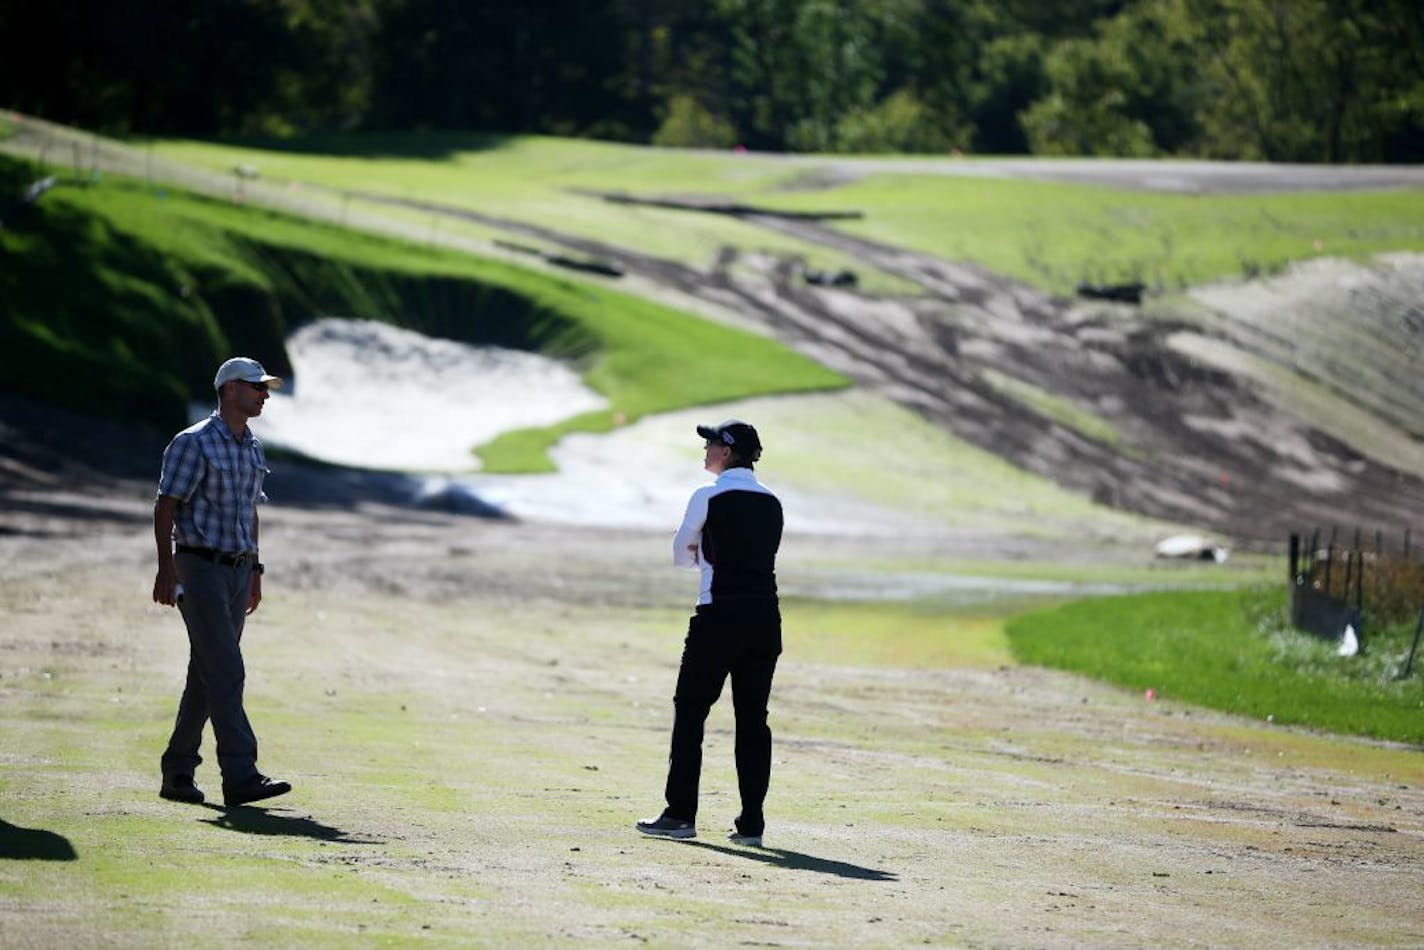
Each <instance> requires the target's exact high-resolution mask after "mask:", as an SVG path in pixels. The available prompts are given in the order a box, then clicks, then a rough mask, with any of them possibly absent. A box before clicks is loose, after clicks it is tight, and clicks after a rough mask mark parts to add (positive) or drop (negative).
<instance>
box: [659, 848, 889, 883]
mask: <svg viewBox="0 0 1424 950" xmlns="http://www.w3.org/2000/svg"><path fill="white" fill-rule="evenodd" d="M683 843H684V844H689V845H691V846H692V847H694V848H706V849H707V850H708V851H720V852H721V853H723V854H732V855H736V856H737V857H739V858H749V859H751V860H753V861H760V862H761V863H763V864H770V865H773V866H774V867H780V868H789V869H791V870H793V871H815V872H816V873H817V874H834V875H835V876H836V877H848V878H854V879H855V880H858V881H898V880H899V879H900V876H899V875H898V874H895V873H894V872H892V871H880V870H876V869H875V868H866V867H861V866H860V865H859V864H849V863H847V862H845V861H832V860H830V859H828V858H817V857H814V856H812V855H809V854H802V853H801V852H799V851H787V850H785V849H784V848H731V847H727V846H726V845H720V844H708V843H707V842H705V841H686V842H683Z"/></svg>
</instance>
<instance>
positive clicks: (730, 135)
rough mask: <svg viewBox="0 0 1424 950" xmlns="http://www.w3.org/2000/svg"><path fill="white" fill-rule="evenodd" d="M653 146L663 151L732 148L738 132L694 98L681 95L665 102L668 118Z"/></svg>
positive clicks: (660, 128) (655, 135) (655, 133)
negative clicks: (665, 149)
mask: <svg viewBox="0 0 1424 950" xmlns="http://www.w3.org/2000/svg"><path fill="white" fill-rule="evenodd" d="M652 142H653V144H654V145H660V146H662V147H664V148H731V147H732V146H733V145H736V144H737V130H736V129H735V128H733V127H732V123H731V122H728V121H727V120H726V119H725V118H724V117H722V116H720V115H716V114H715V113H713V112H711V111H709V110H708V109H707V108H706V107H705V106H703V105H702V103H700V102H698V101H697V98H696V97H695V96H690V95H685V94H682V95H676V96H673V97H672V98H671V99H669V100H668V105H667V116H666V117H665V118H664V119H663V124H662V125H661V126H659V128H658V130H657V131H656V132H654V133H653V139H652Z"/></svg>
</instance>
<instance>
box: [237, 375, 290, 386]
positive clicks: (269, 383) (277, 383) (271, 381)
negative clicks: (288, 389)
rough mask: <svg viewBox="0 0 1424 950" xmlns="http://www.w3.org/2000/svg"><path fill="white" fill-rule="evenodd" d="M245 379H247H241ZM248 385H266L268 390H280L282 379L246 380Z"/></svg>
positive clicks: (258, 378)
mask: <svg viewBox="0 0 1424 950" xmlns="http://www.w3.org/2000/svg"><path fill="white" fill-rule="evenodd" d="M243 378H244V379H247V377H245V376H244V377H243ZM247 382H249V383H266V384H267V388H268V389H281V388H282V377H280V376H258V377H257V378H256V379H247Z"/></svg>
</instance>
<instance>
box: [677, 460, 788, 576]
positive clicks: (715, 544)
mask: <svg viewBox="0 0 1424 950" xmlns="http://www.w3.org/2000/svg"><path fill="white" fill-rule="evenodd" d="M781 529H782V511H781V501H780V500H779V499H778V498H777V497H776V495H775V493H773V492H772V490H771V489H770V488H767V487H766V486H765V485H763V484H762V483H761V482H759V481H757V477H756V475H755V473H753V472H752V470H751V469H749V468H731V469H728V470H727V471H725V472H723V473H722V474H721V475H719V476H717V480H716V481H715V482H713V483H712V484H711V485H703V486H702V487H701V488H699V489H697V490H696V491H695V492H693V493H692V498H691V499H689V500H688V502H687V512H686V513H685V514H684V515H683V518H682V524H681V525H679V526H678V529H677V533H676V534H675V535H674V536H673V542H672V560H673V563H674V564H676V565H677V566H679V567H687V568H698V569H700V570H701V572H702V584H701V587H700V588H699V590H698V593H697V603H698V604H711V603H716V602H718V601H727V600H750V599H757V600H764V599H770V600H771V601H772V602H773V603H774V602H775V601H776V551H777V548H779V547H780V545H781Z"/></svg>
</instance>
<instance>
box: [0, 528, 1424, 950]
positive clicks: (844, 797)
mask: <svg viewBox="0 0 1424 950" xmlns="http://www.w3.org/2000/svg"><path fill="white" fill-rule="evenodd" d="M59 503H62V500H60V501H57V504H59ZM108 504H109V502H103V503H102V504H101V506H100V507H104V506H106V505H108ZM112 513H113V514H114V515H115V516H116V517H117V518H118V520H117V521H115V522H112V523H110V522H100V521H92V522H77V521H69V520H64V519H58V520H56V519H53V518H48V516H47V515H46V514H45V513H44V512H40V513H37V514H35V515H34V516H33V517H32V518H31V519H30V522H29V523H28V526H27V531H32V532H35V533H33V534H30V533H26V532H16V533H9V534H7V535H6V536H4V537H3V538H0V564H3V566H4V569H5V571H6V582H5V585H4V587H3V588H0V618H3V624H0V735H3V736H4V740H3V743H0V821H3V823H4V824H3V825H0V842H3V846H0V944H3V945H4V946H6V947H27V946H34V947H56V946H89V945H110V944H112V945H125V946H137V945H176V944H189V943H192V942H193V941H194V940H199V941H201V942H203V943H205V944H219V945H227V944H237V943H243V944H255V945H280V946H295V945H300V946H312V945H316V946H320V945H340V946H349V945H352V944H353V943H392V944H397V945H402V944H421V945H425V944H436V945H440V944H468V945H476V946H484V945H489V946H533V945H564V946H573V945H583V944H588V943H600V944H602V943H617V944H626V943H644V942H646V943H650V944H653V945H657V946H683V945H703V946H735V945H773V946H851V945H872V946H904V945H912V944H929V945H971V946H982V945H993V946H1006V945H1007V946H1061V945H1093V946H1097V945H1118V946H1141V945H1146V944H1158V943H1160V944H1167V945H1184V944H1211V945H1233V946H1248V945H1249V946H1258V947H1272V946H1278V947H1298V946H1339V945H1346V944H1348V945H1361V944H1380V945H1418V944H1420V943H1421V942H1424V907H1421V904H1420V901H1419V896H1420V893H1421V886H1424V847H1421V845H1424V760H1421V758H1420V755H1419V752H1418V750H1417V749H1406V748H1402V747H1397V746H1386V745H1381V744H1378V743H1371V742H1366V741H1363V740H1356V739H1349V738H1339V737H1329V736H1321V735H1312V734H1308V733H1305V732H1300V731H1291V730H1284V729H1280V728H1277V727H1275V726H1273V725H1269V724H1267V723H1263V722H1252V721H1247V720H1242V719H1235V718H1231V717H1227V716H1222V715H1218V714H1215V713H1209V712H1205V711H1202V710H1198V709H1193V708H1188V707H1183V706H1179V705H1174V704H1171V703H1164V702H1160V701H1159V702H1154V703H1149V702H1147V701H1146V700H1145V699H1144V697H1143V696H1142V695H1140V694H1138V693H1136V692H1126V691H1122V690H1117V689H1113V688H1109V687H1105V686H1101V685H1097V684H1094V683H1092V682H1090V681H1086V680H1083V679H1079V678H1076V677H1073V676H1070V675H1066V674H1060V673H1054V672H1048V671H1044V670H1041V669H1034V668H1026V667H1018V666H1015V665H1014V664H1013V662H1012V660H1011V658H1010V656H1009V654H1008V652H1007V647H1006V646H1005V641H1004V639H1003V635H1002V630H1001V620H1002V618H1001V617H998V616H995V611H994V609H993V607H992V604H991V605H990V606H988V607H985V606H982V604H981V606H980V607H978V608H972V609H971V608H968V607H965V608H958V609H956V608H954V607H953V606H952V605H941V606H940V607H938V608H937V609H926V605H924V604H917V603H914V602H910V603H893V602H887V603H878V604H864V603H845V602H841V601H837V600H807V599H804V598H796V599H793V600H791V601H790V602H788V604H787V605H786V619H787V653H786V654H785V656H784V658H783V661H782V664H781V666H780V668H779V670H778V674H777V684H776V689H775V691H774V695H773V704H772V726H773V729H774V731H775V734H776V741H777V747H776V761H775V767H774V773H773V779H772V792H771V797H770V800H769V802H768V814H769V821H770V826H769V828H768V836H767V841H766V844H767V847H766V848H765V849H762V850H756V849H749V848H742V847H735V846H730V845H728V844H727V843H726V842H725V841H724V840H723V835H724V833H725V830H726V829H727V827H728V825H729V822H730V820H731V818H732V817H733V815H734V814H735V813H736V810H737V803H736V797H735V787H736V786H735V778H734V774H733V771H732V764H731V761H732V739H731V725H732V719H731V711H730V709H729V708H724V707H722V706H719V707H718V708H717V709H714V711H713V715H712V718H711V720H710V721H709V731H708V737H707V742H706V759H705V763H706V764H705V769H704V778H703V797H702V813H701V815H700V816H699V827H700V831H701V834H700V837H699V838H698V839H697V840H696V841H694V842H686V843H683V842H669V841H659V840H651V839H647V838H643V837H641V836H639V835H638V834H636V833H635V832H634V830H633V828H632V823H633V821H634V820H635V819H637V818H638V817H641V816H645V815H649V814H654V813H656V811H657V810H658V808H659V806H660V795H661V787H662V781H663V769H664V761H665V755H666V748H667V740H668V727H669V725H670V720H671V703H670V697H671V692H672V686H673V679H674V673H675V668H676V663H677V659H678V655H679V650H680V641H681V632H682V629H683V626H684V623H685V617H686V613H687V609H686V603H687V602H688V601H690V599H691V596H692V594H691V591H692V584H693V581H692V578H691V576H690V575H682V574H679V573H678V572H676V571H674V570H672V569H671V568H670V567H666V566H664V562H665V556H666V551H665V548H666V541H667V539H666V537H664V536H663V535H661V534H638V533H616V532H612V533H611V532H596V531H589V530H574V529H553V528H545V527H532V526H518V525H509V524H499V523H489V522H481V521H476V520H472V519H458V520H454V521H451V520H448V519H438V518H436V517H434V516H423V517H415V516H399V515H398V514H396V513H393V512H391V511H384V510H373V511H370V512H366V513H363V514H352V513H321V512H311V511H298V510H295V509H281V508H274V509H272V510H271V511H270V512H269V513H268V514H267V515H265V516H264V540H265V543H264V559H265V560H266V561H267V563H268V566H269V575H268V583H267V600H266V601H265V602H264V603H263V605H262V607H261V609H260V610H259V612H258V613H257V614H256V615H255V616H254V617H253V618H252V620H251V622H250V624H249V627H248V631H247V633H246V635H245V637H244V644H245V647H246V653H247V658H248V671H249V673H248V675H249V684H248V697H249V701H248V708H249V711H250V714H251V716H252V718H253V720H254V724H255V726H256V728H257V731H258V734H259V737H260V739H261V741H262V754H261V765H262V766H263V767H264V769H265V770H266V771H268V772H270V773H271V774H273V775H276V776H277V777H280V778H285V779H289V780H291V781H292V782H293V784H294V785H295V786H296V788H295V791H294V792H293V793H292V794H291V795H290V796H288V797H286V798H283V799H277V800H274V801H272V802H271V803H270V807H249V808H242V809H234V810H225V809H223V808H220V807H217V806H215V805H211V804H210V805H207V806H185V805H179V804H174V803H169V802H165V801H162V800H160V799H159V798H158V797H157V795H156V792H157V783H158V773H157V759H158V754H159V752H160V751H161V747H162V743H163V741H164V739H165V738H166V735H167V729H168V727H169V725H170V723H171V719H172V714H173V711H174V705H175V703H176V700H177V694H178V690H179V688H180V684H181V674H182V669H183V665H184V663H185V658H186V649H185V643H184V634H183V629H182V624H181V622H180V620H179V618H178V617H177V616H176V614H174V613H173V612H172V611H169V610H164V609H162V608H159V607H156V606H153V605H152V604H150V603H149V591H150V586H151V583H152V570H151V560H152V554H151V548H152V539H151V536H150V535H149V532H148V530H147V528H146V525H145V524H144V523H143V520H142V515H143V505H142V503H141V502H137V501H135V502H134V503H127V502H126V503H123V504H119V503H114V506H113V508H112ZM47 519H48V520H47ZM909 553H910V552H907V551H905V550H903V547H902V546H901V545H897V544H891V543H888V542H880V544H879V545H870V546H867V545H866V544H862V543H851V542H848V541H837V540H834V539H819V540H812V539H808V538H804V537H801V538H796V537H793V538H790V539H789V540H788V544H787V547H786V550H785V552H784V555H783V574H784V575H785V576H786V578H787V579H788V581H789V582H790V583H792V584H795V585H799V586H803V587H804V586H807V585H809V584H810V583H811V581H812V580H813V578H811V577H810V576H809V575H810V573H813V572H814V571H817V570H822V569H824V570H827V571H831V570H833V569H835V568H836V567H837V565H839V567H840V569H841V570H843V571H853V570H855V569H857V568H858V567H861V566H866V567H874V568H875V569H877V570H881V571H884V570H887V569H889V568H888V566H889V565H891V564H892V563H893V559H895V558H903V557H905V556H906V555H907V554H909ZM877 558H878V559H879V560H880V563H878V565H877V564H872V563H871V562H873V561H876V559H877ZM813 563H814V564H815V565H817V566H816V567H815V568H810V567H807V566H806V565H810V564H813ZM724 699H725V697H724ZM204 751H205V753H207V754H208V758H209V761H208V763H206V764H205V765H204V767H203V768H202V769H201V770H200V774H199V784H200V785H201V786H203V787H204V788H205V789H206V790H207V791H208V792H209V795H210V797H213V798H217V797H219V794H218V793H219V783H218V778H217V775H216V771H215V768H214V766H213V764H212V747H211V738H209V739H208V743H207V744H206V745H205V748H204Z"/></svg>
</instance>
